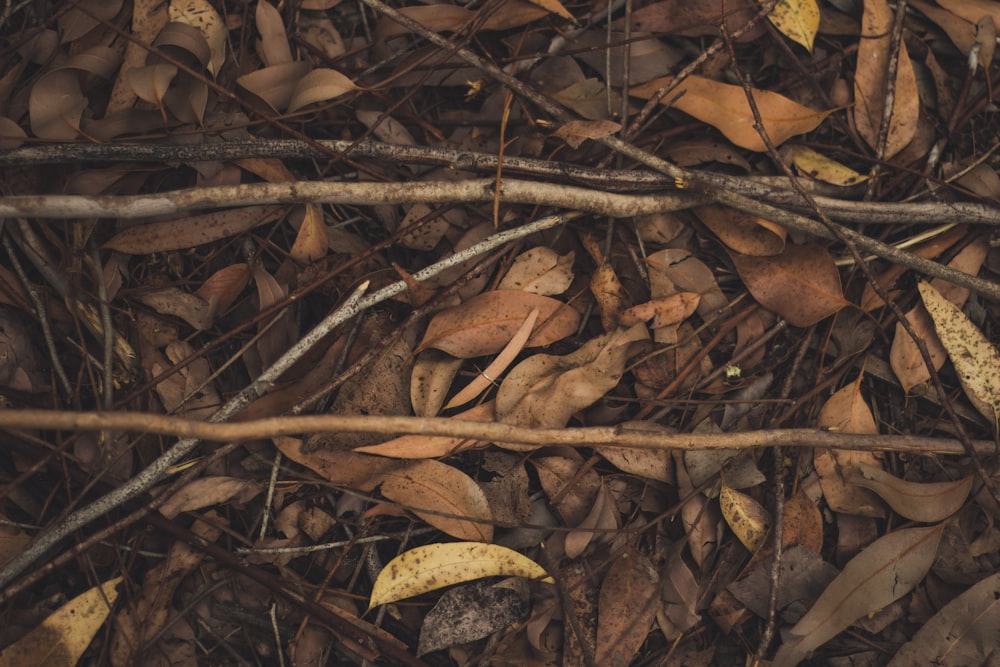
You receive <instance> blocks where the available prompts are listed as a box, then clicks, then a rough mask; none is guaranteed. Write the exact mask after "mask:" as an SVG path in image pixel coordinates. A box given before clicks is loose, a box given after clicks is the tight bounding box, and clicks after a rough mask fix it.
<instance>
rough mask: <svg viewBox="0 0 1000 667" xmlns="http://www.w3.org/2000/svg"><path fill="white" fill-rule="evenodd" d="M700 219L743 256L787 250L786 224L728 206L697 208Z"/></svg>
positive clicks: (773, 253)
mask: <svg viewBox="0 0 1000 667" xmlns="http://www.w3.org/2000/svg"><path fill="white" fill-rule="evenodd" d="M694 213H695V215H697V216H698V219H699V220H701V221H702V222H703V223H705V226H706V227H708V228H709V229H710V230H712V233H713V234H715V235H716V236H718V237H719V240H720V241H722V242H723V243H725V244H726V246H728V247H729V248H730V249H732V250H735V251H736V252H738V253H741V254H743V255H763V256H767V255H777V254H779V253H780V252H781V251H782V250H784V249H785V237H786V236H787V234H786V232H785V229H784V227H782V226H780V225H776V224H775V223H773V222H771V221H770V220H765V219H763V218H758V217H757V216H755V215H750V214H749V213H743V212H741V211H737V210H736V209H732V208H729V207H728V206H719V205H717V204H710V205H708V206H699V207H697V208H695V209H694Z"/></svg>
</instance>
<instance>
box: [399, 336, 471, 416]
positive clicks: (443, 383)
mask: <svg viewBox="0 0 1000 667" xmlns="http://www.w3.org/2000/svg"><path fill="white" fill-rule="evenodd" d="M461 367H462V360H461V359H458V358H456V357H453V356H451V355H450V354H448V353H447V352H442V351H441V350H435V349H434V348H428V349H426V350H423V351H422V352H419V353H418V354H417V356H416V360H415V361H414V362H413V370H412V372H411V373H410V403H411V404H412V406H413V413H414V414H415V415H417V416H418V417H435V416H437V413H439V412H440V411H441V407H442V406H443V405H444V401H445V399H446V398H448V391H449V390H450V389H451V383H452V382H454V380H455V376H456V375H458V371H459V369H460V368H461Z"/></svg>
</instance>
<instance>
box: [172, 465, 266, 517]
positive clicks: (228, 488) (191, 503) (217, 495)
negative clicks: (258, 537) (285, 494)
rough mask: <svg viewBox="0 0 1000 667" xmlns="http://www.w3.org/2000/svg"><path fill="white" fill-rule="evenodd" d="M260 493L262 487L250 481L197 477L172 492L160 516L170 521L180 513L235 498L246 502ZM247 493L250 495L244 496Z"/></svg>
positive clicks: (231, 478) (214, 476) (213, 476)
mask: <svg viewBox="0 0 1000 667" xmlns="http://www.w3.org/2000/svg"><path fill="white" fill-rule="evenodd" d="M260 491H263V487H262V486H261V485H260V484H258V483H257V482H256V481H254V480H252V479H241V478H239V477H220V476H217V475H212V476H208V477H199V478H198V479H195V480H193V481H191V482H189V483H187V484H186V485H184V486H183V487H181V488H180V489H178V490H177V491H176V492H174V493H173V494H172V495H171V496H170V498H168V499H167V501H166V502H165V503H163V505H161V506H160V508H159V509H160V514H162V515H163V516H165V517H167V518H169V519H172V518H174V517H176V516H177V515H178V514H180V513H181V512H191V511H194V510H200V509H202V508H205V507H209V506H211V505H221V504H222V503H224V502H226V501H228V500H230V499H231V498H234V497H236V496H240V497H241V498H240V500H241V502H246V501H247V500H249V499H250V498H252V497H253V496H254V495H257V493H259V492H260ZM247 492H251V494H252V495H249V496H247V495H245V494H246V493H247Z"/></svg>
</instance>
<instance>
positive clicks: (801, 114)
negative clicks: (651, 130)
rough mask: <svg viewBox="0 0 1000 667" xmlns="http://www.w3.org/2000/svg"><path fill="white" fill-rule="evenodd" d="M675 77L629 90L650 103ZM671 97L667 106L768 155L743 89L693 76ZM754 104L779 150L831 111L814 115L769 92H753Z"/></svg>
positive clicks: (811, 111) (667, 101) (811, 128)
mask: <svg viewBox="0 0 1000 667" xmlns="http://www.w3.org/2000/svg"><path fill="white" fill-rule="evenodd" d="M670 81H671V77H662V78H659V79H654V80H652V81H649V82H647V83H644V84H642V85H641V86H637V87H635V88H632V89H630V90H629V93H630V94H631V95H634V96H636V97H641V98H644V99H649V98H650V97H652V96H653V94H654V93H655V92H656V91H657V90H658V89H659V88H661V87H662V86H664V85H666V84H668V83H670ZM676 94H677V95H680V97H677V98H675V97H674V95H668V96H667V98H665V99H664V100H663V103H664V104H672V105H673V106H674V108H677V109H680V110H681V111H683V112H684V113H686V114H689V115H691V116H694V117H695V118H697V119H698V120H700V121H703V122H705V123H708V124H709V125H711V126H713V127H715V128H717V129H718V130H719V131H720V132H722V133H723V134H724V135H726V138H727V139H729V140H730V141H731V142H733V143H734V144H736V145H737V146H740V147H742V148H746V149H748V150H751V151H766V150H767V146H765V145H764V141H763V139H761V138H760V134H759V133H758V132H757V130H756V129H755V128H754V117H753V113H752V112H751V110H750V104H749V103H748V102H747V98H746V94H745V93H744V92H743V88H742V87H741V86H734V85H731V84H728V83H720V82H718V81H713V80H712V79H705V78H703V77H699V76H689V77H687V78H686V79H684V81H683V82H682V83H681V84H680V85H679V86H678V87H677V89H676ZM753 96H754V101H755V102H756V105H757V108H758V110H759V111H760V115H761V117H762V119H763V121H764V128H765V129H766V130H767V134H768V136H769V137H770V138H771V141H772V142H773V143H774V145H775V146H779V145H781V144H782V143H784V142H785V141H786V140H788V139H789V138H790V137H793V136H795V135H797V134H804V133H806V132H809V131H811V130H813V129H815V128H816V126H818V125H819V124H820V123H822V122H823V119H824V118H826V117H827V116H828V115H829V114H830V112H829V111H813V110H812V109H810V108H808V107H804V106H802V105H801V104H799V103H798V102H793V101H792V100H790V99H788V98H787V97H783V96H782V95H779V94H778V93H772V92H770V91H767V90H755V91H753Z"/></svg>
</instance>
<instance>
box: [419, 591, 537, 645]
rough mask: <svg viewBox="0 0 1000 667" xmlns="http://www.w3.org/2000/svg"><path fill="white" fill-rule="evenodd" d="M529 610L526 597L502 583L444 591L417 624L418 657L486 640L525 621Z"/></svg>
mask: <svg viewBox="0 0 1000 667" xmlns="http://www.w3.org/2000/svg"><path fill="white" fill-rule="evenodd" d="M507 581H508V582H509V581H511V580H507ZM530 611H531V608H530V606H529V605H528V601H527V599H526V597H523V596H522V594H521V592H519V591H517V590H515V588H514V586H513V585H510V584H507V585H505V582H503V581H501V582H500V583H497V584H490V583H487V582H482V581H477V582H475V583H472V584H466V585H465V586H459V587H456V588H453V589H451V590H448V591H445V592H444V593H443V594H442V595H441V598H440V599H439V600H438V601H437V604H435V605H434V607H433V609H431V610H430V611H428V612H427V614H426V615H425V616H424V620H423V623H421V625H420V641H419V642H418V644H417V656H422V655H425V654H427V653H431V652H433V651H440V650H442V649H446V648H449V647H452V646H456V645H458V644H466V643H468V642H474V641H476V640H477V639H482V638H484V637H489V636H490V635H492V634H494V633H496V632H499V631H501V630H503V629H504V628H507V627H509V626H511V625H513V624H514V623H518V622H521V621H525V620H527V618H528V614H529V612H530Z"/></svg>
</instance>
